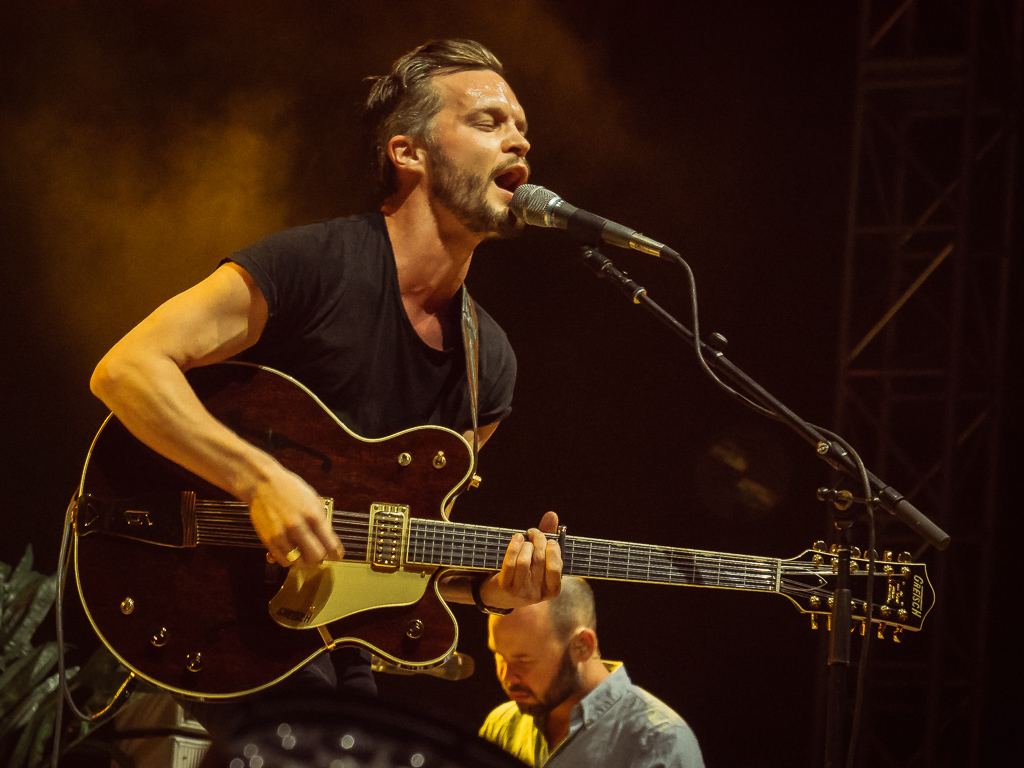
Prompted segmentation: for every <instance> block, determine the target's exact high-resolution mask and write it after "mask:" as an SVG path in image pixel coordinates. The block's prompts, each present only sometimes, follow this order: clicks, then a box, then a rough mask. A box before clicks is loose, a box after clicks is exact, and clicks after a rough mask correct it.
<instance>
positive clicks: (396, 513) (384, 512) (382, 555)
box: [370, 503, 409, 571]
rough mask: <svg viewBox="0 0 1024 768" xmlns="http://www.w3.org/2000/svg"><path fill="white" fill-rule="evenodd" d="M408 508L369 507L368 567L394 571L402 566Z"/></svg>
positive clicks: (394, 505) (397, 506) (388, 505)
mask: <svg viewBox="0 0 1024 768" xmlns="http://www.w3.org/2000/svg"><path fill="white" fill-rule="evenodd" d="M408 520H409V507H408V506H407V505H405V504H382V503H378V504H371V505H370V567H371V568H374V569H377V570H385V571H395V570H398V568H399V567H401V565H402V559H403V554H404V553H403V547H404V544H405V540H406V526H407V524H408Z"/></svg>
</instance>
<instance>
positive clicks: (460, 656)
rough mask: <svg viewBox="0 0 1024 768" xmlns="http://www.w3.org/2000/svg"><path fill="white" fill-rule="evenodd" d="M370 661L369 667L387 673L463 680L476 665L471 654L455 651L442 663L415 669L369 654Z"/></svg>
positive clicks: (470, 673)
mask: <svg viewBox="0 0 1024 768" xmlns="http://www.w3.org/2000/svg"><path fill="white" fill-rule="evenodd" d="M370 661H371V663H370V668H371V669H372V670H373V671H374V672H386V673H387V674H389V675H431V676H432V677H439V678H441V679H442V680H465V679H466V678H467V677H469V676H470V675H472V674H473V669H474V668H475V666H476V665H475V664H474V663H473V657H472V656H467V655H466V654H464V653H457V652H456V653H453V654H452V655H451V656H450V657H448V659H447V660H446V661H445V662H443V663H442V664H439V665H438V666H436V667H430V668H429V669H415V668H413V667H407V666H404V665H402V664H394V663H392V662H390V661H386V660H385V659H382V658H380V657H379V656H376V655H373V656H371V657H370Z"/></svg>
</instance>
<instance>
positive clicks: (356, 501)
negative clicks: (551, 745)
mask: <svg viewBox="0 0 1024 768" xmlns="http://www.w3.org/2000/svg"><path fill="white" fill-rule="evenodd" d="M188 377H189V381H190V383H191V384H192V386H193V388H194V389H195V390H196V393H197V394H198V395H199V398H200V399H201V400H202V402H203V404H204V405H205V406H206V408H207V409H208V410H209V411H210V412H211V413H212V414H213V415H214V416H215V417H216V418H218V419H219V420H220V421H222V422H223V423H225V424H226V425H227V426H228V427H230V428H231V429H232V430H233V431H234V432H235V433H237V434H238V435H239V436H241V437H243V438H244V439H246V440H248V441H249V442H251V443H253V444H254V445H256V446H258V447H259V448H261V449H262V450H265V451H267V452H268V453H270V454H272V455H273V456H274V457H275V458H276V459H278V460H279V461H280V462H281V463H282V464H283V465H284V466H285V467H287V468H288V469H290V470H291V471H293V472H295V473H296V474H298V475H299V476H300V477H302V478H303V479H305V480H306V481H307V482H308V483H309V484H310V485H311V486H312V487H313V488H315V489H317V492H318V493H319V494H322V496H321V498H322V499H323V505H324V514H325V515H326V516H328V517H329V518H330V519H331V521H332V524H333V526H334V530H335V531H336V532H337V534H338V536H339V538H340V539H341V541H342V543H343V544H344V546H345V557H344V559H343V560H341V561H336V562H334V561H327V562H324V563H323V564H321V565H320V566H319V567H317V568H309V567H305V568H304V567H302V566H300V565H298V564H296V565H294V566H292V567H291V568H289V569H287V570H286V569H284V568H281V567H280V566H278V565H276V564H272V563H268V561H267V558H266V552H265V550H264V548H263V546H262V544H261V543H260V540H259V538H258V537H257V536H256V532H255V531H254V530H253V527H252V524H251V523H250V521H249V515H248V510H247V508H246V506H245V505H244V504H243V503H241V502H239V501H237V500H235V499H233V498H232V497H231V496H229V495H228V494H226V493H225V492H224V491H222V490H220V489H218V488H216V487H214V486H213V485H211V484H209V483H207V482H205V481H204V480H202V479H200V478H198V477H196V476H195V475H193V474H191V473H190V472H188V471H186V470H184V469H182V468H181V467H179V466H178V465H177V464H174V463H173V462H171V461H168V460H167V459H165V458H163V457H162V456H160V455H158V454H157V453H155V452H153V451H152V450H150V449H149V448H147V447H146V446H144V445H143V444H142V443H141V442H139V441H138V440H137V439H135V438H134V437H133V436H132V435H131V434H130V433H129V432H128V431H127V430H126V429H125V427H124V426H123V425H122V424H121V422H120V421H118V420H117V419H116V418H115V417H114V416H112V415H111V416H110V417H108V418H107V420H106V421H105V422H104V424H103V426H102V427H101V428H100V431H99V433H98V434H97V435H96V438H95V440H94V441H93V445H92V448H91V449H90V451H89V456H88V458H87V460H86V465H85V469H84V471H83V474H82V482H81V486H80V487H79V491H78V496H77V504H76V508H75V514H74V530H75V575H76V578H77V582H78V590H79V594H80V596H81V598H82V603H83V605H84V607H85V611H86V614H87V615H88V618H89V621H90V622H91V623H92V626H93V628H94V629H95V630H96V632H97V633H98V635H99V636H100V638H101V640H102V641H103V643H104V644H105V645H106V646H107V647H108V648H109V649H110V650H111V652H112V653H113V654H114V655H115V656H116V657H117V658H118V659H119V660H120V661H121V662H122V663H123V664H124V665H125V666H127V667H128V668H129V669H130V670H131V671H132V672H133V673H134V674H135V675H137V676H138V677H140V678H142V679H144V680H146V681H148V682H150V683H152V684H154V685H157V686H159V687H161V688H163V689H166V690H169V691H172V692H175V693H178V694H180V695H184V696H188V697H194V698H202V699H219V698H230V697H234V696H240V695H243V694H246V693H251V692H253V691H256V690H259V689H262V688H265V687H267V686H269V685H272V684H273V683H275V682H277V681H279V680H281V679H283V678H285V677H287V676H288V675H289V674H291V673H292V672H294V671H295V670H296V669H298V668H299V667H301V666H302V665H303V664H305V663H306V662H308V661H309V660H311V659H312V658H314V657H315V656H317V655H318V654H320V653H323V652H324V651H326V650H329V649H331V648H333V647H335V646H337V645H343V644H354V645H360V646H362V647H364V648H367V649H369V650H371V651H372V652H373V653H374V654H376V655H378V656H380V657H381V658H383V659H385V660H387V661H389V662H391V663H392V664H398V665H401V666H403V667H404V668H406V669H428V668H430V667H432V666H436V665H438V664H441V663H443V662H444V661H445V660H446V659H448V658H450V656H451V655H452V654H453V653H454V652H455V647H456V644H457V641H458V626H457V624H456V622H455V618H454V616H453V615H452V613H451V611H450V610H449V609H448V606H447V605H446V604H445V603H444V601H443V600H441V598H440V596H439V593H438V588H437V587H438V578H439V576H440V575H441V574H442V573H443V572H445V571H446V570H449V569H455V570H460V571H497V570H500V568H501V563H502V560H503V558H504V554H505V549H506V547H507V545H508V542H509V540H510V539H511V537H512V535H513V533H514V531H512V530H507V529H502V528H493V527H489V526H482V525H468V524H460V523H452V522H449V521H448V520H447V519H446V518H445V515H444V509H445V508H446V506H447V504H448V502H449V501H450V500H451V499H452V498H453V496H454V495H456V494H457V493H458V492H459V491H461V490H462V489H463V488H464V487H465V486H466V485H467V484H468V483H469V481H470V479H471V476H472V475H471V473H472V470H473V461H472V451H471V449H470V447H469V445H468V444H467V443H466V441H465V440H464V439H463V437H462V436H461V435H459V434H457V433H456V432H453V431H451V430H448V429H443V428H440V427H420V428H416V429H410V430H407V431H405V432H400V433H398V434H396V435H392V436H390V437H386V438H382V439H379V440H367V439H363V438H361V437H358V436H356V435H355V434H353V433H352V432H350V431H349V430H348V429H347V428H345V427H344V425H342V424H341V422H339V421H338V420H337V419H336V418H335V417H334V415H333V414H331V412H330V411H328V410H327V408H326V407H325V406H324V405H323V404H322V403H321V402H320V401H319V400H318V399H317V398H316V397H315V396H314V395H313V394H312V393H311V392H309V390H307V389H305V388H304V387H303V386H302V385H301V384H299V383H298V382H296V381H295V380H294V379H291V378H289V377H287V376H284V375H283V374H280V373H278V372H276V371H273V370H270V369H267V368H261V367H258V366H253V365H247V364H243V363H220V364H217V365H212V366H208V367H205V368H200V369H197V370H194V371H191V372H190V373H189V374H188ZM561 540H562V546H563V551H562V559H563V562H564V572H565V573H567V574H573V575H578V576H583V577H586V578H597V579H613V580H619V581H635V582H643V583H651V584H679V585H685V586H696V587H712V588H721V589H735V590H748V591H757V592H775V593H779V594H782V595H785V596H786V597H788V598H789V599H790V600H792V601H793V603H794V604H795V605H796V606H797V607H798V608H799V609H800V610H801V611H803V612H806V613H811V614H828V613H829V612H830V608H829V601H830V598H831V595H832V591H833V589H834V585H833V578H834V567H835V557H834V556H833V555H831V554H830V553H828V552H825V551H821V550H822V549H823V547H819V548H817V549H815V550H810V551H807V552H804V553H803V554H802V555H800V556H799V557H796V558H793V559H790V560H779V559H773V558H764V557H753V556H745V555H730V554H722V553H717V552H705V551H699V550H688V549H678V548H674V547H662V546H653V545H649V544H629V543H623V542H616V541H602V540H598V539H588V538H582V537H576V536H564V535H563V537H562V539H561ZM852 568H853V573H852V574H851V579H853V580H854V581H858V582H862V581H864V580H865V579H866V577H867V575H868V574H867V561H866V560H864V559H860V558H854V560H853V566H852ZM873 581H874V589H873V602H874V610H873V612H872V615H871V617H870V621H871V622H872V623H875V624H877V625H879V627H880V629H884V628H885V627H886V626H890V627H893V628H894V630H895V631H896V632H897V633H898V632H899V631H902V630H904V629H906V630H914V631H916V630H919V629H921V625H922V623H923V621H924V618H925V616H926V615H927V614H928V611H929V610H930V609H931V606H932V604H933V602H934V592H933V590H932V587H931V584H930V582H929V581H928V576H927V573H926V570H925V566H924V565H923V564H920V563H909V562H899V561H896V562H891V561H890V562H885V561H883V562H879V563H878V565H877V568H876V575H875V578H874V579H873ZM861 591H862V590H861ZM853 612H854V616H855V617H856V616H859V617H860V619H861V622H862V624H865V625H866V624H867V622H866V621H864V619H865V616H864V612H865V605H864V600H856V601H855V603H854V611H853ZM813 620H814V617H813V616H812V622H813ZM303 630H305V631H303Z"/></svg>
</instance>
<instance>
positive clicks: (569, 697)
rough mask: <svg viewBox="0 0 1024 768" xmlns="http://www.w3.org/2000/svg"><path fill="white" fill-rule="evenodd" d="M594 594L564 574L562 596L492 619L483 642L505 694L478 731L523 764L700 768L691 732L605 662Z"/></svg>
mask: <svg viewBox="0 0 1024 768" xmlns="http://www.w3.org/2000/svg"><path fill="white" fill-rule="evenodd" d="M596 628H597V616H596V612H595V609H594V595H593V592H592V591H591V589H590V587H589V586H588V585H587V583H586V582H585V581H583V580H582V579H579V578H575V577H568V576H567V577H563V578H562V590H561V593H560V594H559V595H558V597H556V598H554V599H552V600H549V601H548V602H544V603H540V604H537V605H530V606H524V607H520V608H516V609H515V610H514V611H511V612H510V613H508V614H507V615H500V616H498V615H495V616H491V617H490V618H489V631H488V644H489V646H490V649H491V651H493V652H494V661H495V666H496V669H497V674H498V680H499V681H501V686H502V688H504V689H505V692H506V693H507V694H508V697H509V698H510V699H511V701H508V702H506V703H505V704H502V705H501V706H499V707H498V708H496V709H495V710H494V711H493V712H491V714H490V715H488V716H487V720H486V721H485V722H484V725H483V727H482V728H481V729H480V735H481V736H483V737H484V738H486V739H488V740H489V741H492V742H494V743H495V744H497V745H498V746H500V747H501V748H502V749H504V750H505V751H506V752H509V753H510V754H512V755H514V756H515V757H517V758H519V759H520V760H522V761H523V762H524V763H526V764H527V765H532V766H537V768H540V766H545V765H546V766H548V768H555V766H559V767H560V768H561V767H562V766H587V768H590V767H591V766H595V765H610V766H611V765H614V766H616V767H617V768H626V766H630V767H631V768H653V766H665V768H703V766H704V761H703V758H702V757H701V752H700V747H699V746H698V744H697V739H696V737H695V736H694V734H693V731H692V730H691V729H690V727H689V726H688V725H687V724H686V721H684V720H683V719H682V718H681V717H680V716H679V715H678V714H676V712H674V711H673V710H672V709H671V708H670V707H669V706H668V705H667V704H665V703H664V702H663V701H661V700H660V699H657V698H656V697H654V696H652V695H651V694H650V693H648V692H647V691H645V690H644V689H642V688H640V687H638V686H636V685H633V683H632V682H631V681H630V679H629V675H628V674H626V668H625V666H623V665H622V664H621V663H620V662H607V661H604V660H602V658H601V653H600V650H599V647H598V641H597V631H596Z"/></svg>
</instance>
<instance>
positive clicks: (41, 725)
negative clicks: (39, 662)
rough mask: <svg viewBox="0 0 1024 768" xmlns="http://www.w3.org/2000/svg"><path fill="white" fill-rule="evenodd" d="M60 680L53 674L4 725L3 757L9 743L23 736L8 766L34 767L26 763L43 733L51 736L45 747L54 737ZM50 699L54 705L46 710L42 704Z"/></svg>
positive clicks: (0, 751) (0, 739) (0, 742)
mask: <svg viewBox="0 0 1024 768" xmlns="http://www.w3.org/2000/svg"><path fill="white" fill-rule="evenodd" d="M77 671H78V670H77V668H76V669H70V670H67V673H68V676H69V677H73V676H74V673H75V672H77ZM58 681H59V678H58V675H51V676H50V677H48V678H47V679H46V680H45V681H43V682H42V683H41V684H40V685H38V686H36V688H35V690H33V691H32V694H31V695H30V696H29V697H28V698H26V699H25V701H23V702H22V703H21V704H20V705H19V706H18V708H17V709H16V710H15V711H14V712H13V713H12V714H11V716H10V717H9V718H8V719H7V720H8V722H5V723H4V733H3V734H2V735H0V755H3V754H4V752H6V751H7V749H6V747H7V744H8V743H9V742H10V741H12V740H13V738H14V736H15V735H16V734H20V735H18V738H17V741H16V742H15V744H14V749H13V751H12V752H11V754H10V757H9V758H8V760H9V762H8V765H10V766H21V765H30V764H31V763H28V762H26V758H27V757H28V756H29V754H30V753H31V752H32V751H33V750H34V749H35V747H36V744H37V741H36V740H37V738H39V736H40V733H41V732H43V731H45V732H46V733H47V737H44V744H43V747H44V748H45V738H48V737H52V736H53V722H54V720H55V716H56V703H57V702H56V698H55V696H54V695H53V694H54V693H55V692H56V691H57V687H58ZM48 699H49V701H50V706H49V707H45V708H42V707H41V706H40V705H41V704H42V703H43V702H44V701H46V700H48ZM47 721H48V722H49V726H48V727H47V726H46V725H45V724H46V722H47Z"/></svg>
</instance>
